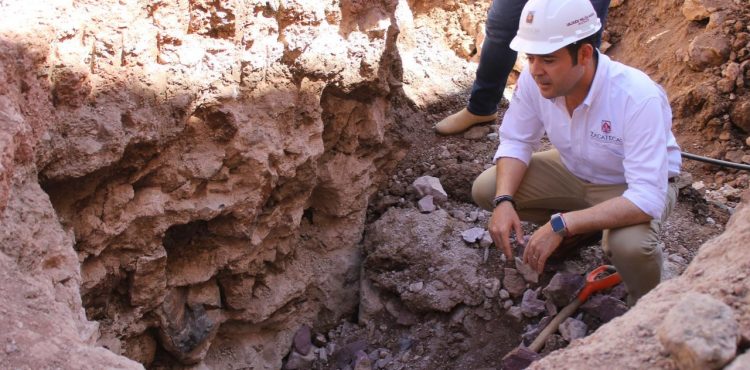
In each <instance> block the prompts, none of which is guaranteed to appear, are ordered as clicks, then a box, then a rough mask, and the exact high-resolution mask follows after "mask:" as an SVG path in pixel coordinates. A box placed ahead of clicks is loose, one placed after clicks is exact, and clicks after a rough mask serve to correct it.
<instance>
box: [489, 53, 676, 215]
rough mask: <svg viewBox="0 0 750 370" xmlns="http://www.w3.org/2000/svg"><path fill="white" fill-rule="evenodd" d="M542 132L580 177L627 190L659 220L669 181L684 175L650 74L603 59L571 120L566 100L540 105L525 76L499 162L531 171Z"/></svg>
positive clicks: (506, 121)
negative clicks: (521, 165) (507, 160)
mask: <svg viewBox="0 0 750 370" xmlns="http://www.w3.org/2000/svg"><path fill="white" fill-rule="evenodd" d="M545 132H546V133H547V137H548V138H549V140H550V142H551V143H552V145H554V146H555V148H557V150H558V151H559V152H560V158H561V160H562V163H563V164H564V165H565V167H567V168H568V170H569V171H570V172H571V173H573V174H574V175H575V176H577V177H578V178H580V179H582V180H584V181H587V182H589V183H594V184H624V183H627V185H628V189H627V190H626V191H625V193H624V194H623V196H624V197H625V198H627V199H628V200H630V201H631V202H633V203H634V204H635V205H636V206H638V208H640V209H641V210H642V211H643V212H645V213H647V214H648V215H650V216H652V217H653V218H655V219H659V218H660V217H661V214H662V212H663V211H664V206H665V203H666V197H667V179H668V178H670V177H673V176H676V175H678V174H679V172H680V163H681V157H680V148H679V146H677V142H676V141H675V138H674V135H673V134H672V110H671V108H670V106H669V101H668V99H667V95H666V93H665V92H664V90H663V89H662V88H661V86H659V85H658V84H656V83H655V82H654V81H652V80H651V79H650V78H649V77H648V76H647V75H646V74H645V73H643V72H641V71H639V70H637V69H635V68H632V67H629V66H626V65H624V64H622V63H618V62H615V61H612V60H611V59H610V58H609V57H608V56H606V55H604V54H601V53H599V61H598V66H597V69H596V74H595V75H594V80H593V82H592V85H591V89H590V90H589V93H588V95H587V96H586V99H584V101H583V103H581V104H580V105H579V106H578V107H576V108H575V110H574V111H573V115H572V117H571V116H570V115H569V114H568V111H567V108H566V107H565V97H557V98H553V99H547V98H545V97H543V96H542V95H541V94H540V93H539V88H538V87H537V85H536V83H535V82H534V79H533V78H532V77H531V74H530V73H529V71H528V69H526V70H524V71H523V72H521V76H520V77H519V79H518V84H517V86H516V90H515V92H514V95H513V99H512V101H511V104H510V107H509V108H508V110H507V111H506V112H505V117H504V118H503V122H502V125H501V126H500V146H499V147H498V149H497V152H496V153H495V158H494V159H495V160H497V159H498V158H500V157H512V158H517V159H520V160H521V161H523V162H525V163H526V164H527V165H528V163H529V160H530V159H531V153H532V152H533V151H534V150H535V149H538V148H539V146H540V140H541V138H542V136H543V135H544V133H545Z"/></svg>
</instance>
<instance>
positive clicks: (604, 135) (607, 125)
mask: <svg viewBox="0 0 750 370" xmlns="http://www.w3.org/2000/svg"><path fill="white" fill-rule="evenodd" d="M599 130H601V132H596V130H595V129H594V130H591V131H590V132H589V137H590V138H591V139H593V140H596V141H598V142H600V143H603V144H618V145H622V137H619V136H616V135H612V121H609V120H606V119H603V120H602V123H601V126H600V127H599Z"/></svg>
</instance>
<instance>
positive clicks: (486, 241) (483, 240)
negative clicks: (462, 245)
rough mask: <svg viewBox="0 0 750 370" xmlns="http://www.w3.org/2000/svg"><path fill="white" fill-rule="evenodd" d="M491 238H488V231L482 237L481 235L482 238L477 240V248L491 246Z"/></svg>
mask: <svg viewBox="0 0 750 370" xmlns="http://www.w3.org/2000/svg"><path fill="white" fill-rule="evenodd" d="M492 243H493V242H492V236H490V232H489V231H485V232H484V235H482V238H481V239H479V246H480V247H482V248H489V247H491V246H492Z"/></svg>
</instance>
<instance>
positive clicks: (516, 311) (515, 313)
mask: <svg viewBox="0 0 750 370" xmlns="http://www.w3.org/2000/svg"><path fill="white" fill-rule="evenodd" d="M505 314H506V315H508V317H510V318H511V319H513V320H515V321H516V322H518V323H520V322H521V321H522V320H523V312H522V311H521V307H518V306H512V307H511V308H509V309H508V310H507V311H505Z"/></svg>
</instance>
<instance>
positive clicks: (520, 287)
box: [503, 267, 526, 297]
mask: <svg viewBox="0 0 750 370" xmlns="http://www.w3.org/2000/svg"><path fill="white" fill-rule="evenodd" d="M503 271H504V273H505V275H504V276H503V287H505V290H507V291H508V293H510V295H511V296H513V297H519V296H520V295H521V294H523V292H524V290H526V281H525V280H524V279H523V276H521V274H520V273H519V272H518V271H517V270H516V269H512V268H508V267H506V268H505V269H504V270H503Z"/></svg>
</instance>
